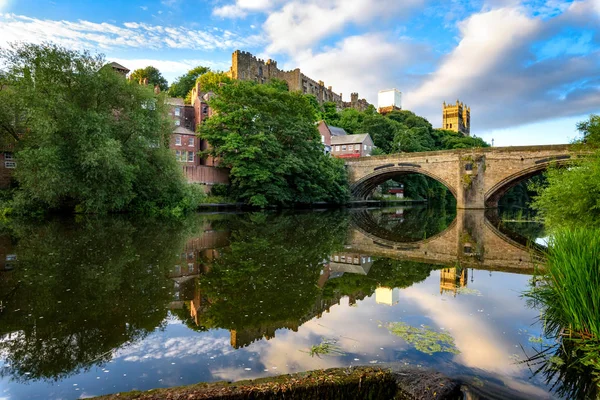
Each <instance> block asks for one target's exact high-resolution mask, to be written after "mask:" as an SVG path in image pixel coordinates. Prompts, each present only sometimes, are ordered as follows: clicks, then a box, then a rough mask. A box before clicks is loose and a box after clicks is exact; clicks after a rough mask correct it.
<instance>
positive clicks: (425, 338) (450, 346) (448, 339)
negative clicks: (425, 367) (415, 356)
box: [387, 322, 460, 355]
mask: <svg viewBox="0 0 600 400" xmlns="http://www.w3.org/2000/svg"><path fill="white" fill-rule="evenodd" d="M387 329H388V330H389V331H390V333H392V334H393V335H396V336H399V337H401V338H402V339H404V340H405V341H406V342H407V343H408V344H410V345H412V346H414V347H415V349H417V350H419V351H420V352H423V353H425V354H429V355H432V354H434V353H452V354H460V351H459V350H458V349H457V348H456V346H455V344H454V338H453V337H452V336H451V335H450V334H449V333H447V332H436V331H434V330H433V329H432V328H431V327H429V326H426V325H422V326H421V327H420V328H417V327H414V326H410V325H408V324H406V323H404V322H391V323H389V324H388V325H387Z"/></svg>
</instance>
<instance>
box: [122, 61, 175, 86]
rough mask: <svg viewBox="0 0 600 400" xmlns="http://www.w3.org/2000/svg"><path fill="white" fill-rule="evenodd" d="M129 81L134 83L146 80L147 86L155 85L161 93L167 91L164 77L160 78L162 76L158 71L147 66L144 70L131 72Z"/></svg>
mask: <svg viewBox="0 0 600 400" xmlns="http://www.w3.org/2000/svg"><path fill="white" fill-rule="evenodd" d="M130 78H131V80H132V81H134V82H138V83H139V82H140V81H141V80H143V79H146V78H147V79H148V85H151V86H152V87H155V86H156V85H158V87H160V90H162V91H163V92H164V91H166V90H167V89H169V82H167V80H166V79H165V77H164V76H162V74H161V73H160V71H159V70H158V69H157V68H155V67H153V66H151V65H149V66H147V67H146V68H139V69H136V70H135V71H133V72H132V73H131V76H130Z"/></svg>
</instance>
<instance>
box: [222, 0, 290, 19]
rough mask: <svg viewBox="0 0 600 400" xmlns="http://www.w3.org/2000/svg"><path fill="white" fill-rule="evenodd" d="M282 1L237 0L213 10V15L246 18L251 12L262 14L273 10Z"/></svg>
mask: <svg viewBox="0 0 600 400" xmlns="http://www.w3.org/2000/svg"><path fill="white" fill-rule="evenodd" d="M279 2H280V0H237V1H236V2H235V4H227V5H224V6H221V7H217V8H215V9H214V10H213V15H216V16H218V17H222V18H244V17H245V16H246V15H248V13H249V12H262V11H267V10H269V9H271V8H272V7H273V6H274V5H275V4H277V3H279Z"/></svg>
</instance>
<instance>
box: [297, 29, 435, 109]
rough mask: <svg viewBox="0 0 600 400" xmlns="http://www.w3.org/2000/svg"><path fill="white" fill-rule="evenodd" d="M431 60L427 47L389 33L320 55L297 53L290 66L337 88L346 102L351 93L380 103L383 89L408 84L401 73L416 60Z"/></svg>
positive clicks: (341, 45)
mask: <svg viewBox="0 0 600 400" xmlns="http://www.w3.org/2000/svg"><path fill="white" fill-rule="evenodd" d="M429 58H430V54H429V50H428V48H427V47H425V46H422V45H419V44H415V43H412V42H411V41H409V40H407V39H404V38H399V39H395V40H394V38H390V37H388V36H387V35H385V34H375V33H369V34H365V35H360V36H351V37H347V38H345V39H344V40H343V41H341V42H340V43H339V44H338V45H336V46H335V47H334V48H331V49H328V50H325V51H323V52H319V53H313V52H312V51H306V52H304V53H299V54H297V55H296V56H295V57H294V58H293V59H292V61H291V62H290V63H288V66H289V67H291V66H294V65H295V66H299V67H300V69H301V70H302V72H303V73H304V74H306V75H307V76H309V77H311V78H312V79H315V80H322V81H324V82H325V85H326V86H333V90H334V91H335V92H336V93H340V92H341V93H342V94H343V95H344V99H345V100H346V101H349V100H350V93H352V92H358V93H359V95H360V97H361V98H363V97H364V98H366V99H367V100H368V101H369V102H371V103H373V104H376V103H375V102H376V99H377V92H378V91H379V90H380V89H385V88H391V87H394V86H396V87H397V88H398V89H401V88H402V87H403V86H404V84H405V83H406V84H407V83H408V79H407V80H406V81H404V80H400V79H397V73H398V71H399V70H403V69H404V68H406V67H407V66H408V65H412V64H413V63H414V60H419V62H421V61H425V60H428V59H429Z"/></svg>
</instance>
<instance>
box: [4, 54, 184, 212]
mask: <svg viewBox="0 0 600 400" xmlns="http://www.w3.org/2000/svg"><path fill="white" fill-rule="evenodd" d="M0 63H2V64H4V65H5V68H6V69H5V71H6V74H5V77H4V79H5V83H6V85H7V87H8V88H9V90H7V91H6V93H4V94H2V96H3V99H6V100H8V102H7V103H5V104H8V105H9V106H11V107H13V108H11V109H9V111H10V112H8V113H5V112H2V113H1V114H0V118H1V120H0V126H3V127H4V126H8V127H9V130H10V129H14V130H15V131H16V132H18V133H19V134H20V135H19V136H18V137H19V143H18V146H17V147H16V153H15V156H16V160H17V163H18V168H17V169H16V170H15V178H16V180H17V183H18V187H17V188H16V189H15V196H14V201H13V204H12V206H13V207H15V208H16V209H17V210H28V211H31V210H34V209H37V210H57V211H58V210H66V211H77V212H89V213H105V212H122V211H151V212H154V211H158V210H165V209H168V208H178V209H181V208H182V207H183V208H185V207H187V206H191V203H189V202H190V201H191V197H188V195H191V192H190V191H191V190H193V189H192V188H190V187H188V185H187V184H186V183H185V181H184V179H183V176H182V173H181V169H180V167H179V165H178V163H177V162H176V160H175V158H174V157H173V155H172V154H171V152H170V150H169V148H168V141H169V136H170V133H171V130H172V122H170V120H169V119H168V114H167V108H166V107H167V106H166V104H165V101H164V95H162V96H156V95H155V94H154V92H153V90H152V89H151V88H149V87H144V86H140V85H138V84H137V83H134V82H130V81H128V80H126V79H124V78H123V76H121V75H119V74H118V73H116V72H115V71H113V70H112V68H110V67H108V66H104V67H103V65H104V59H103V57H102V56H91V55H90V54H89V53H87V52H77V51H73V50H67V49H65V48H63V47H60V46H57V45H52V44H43V45H33V44H19V45H14V46H13V47H12V48H9V49H5V50H2V51H1V52H0ZM2 92H4V90H3V91H2ZM2 109H4V107H2ZM15 115H16V118H14V116H15ZM15 121H16V122H15ZM23 121H25V123H24V124H23V125H21V123H22V122H23ZM25 126H26V129H24V127H25ZM5 131H6V130H3V133H4V132H5Z"/></svg>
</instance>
